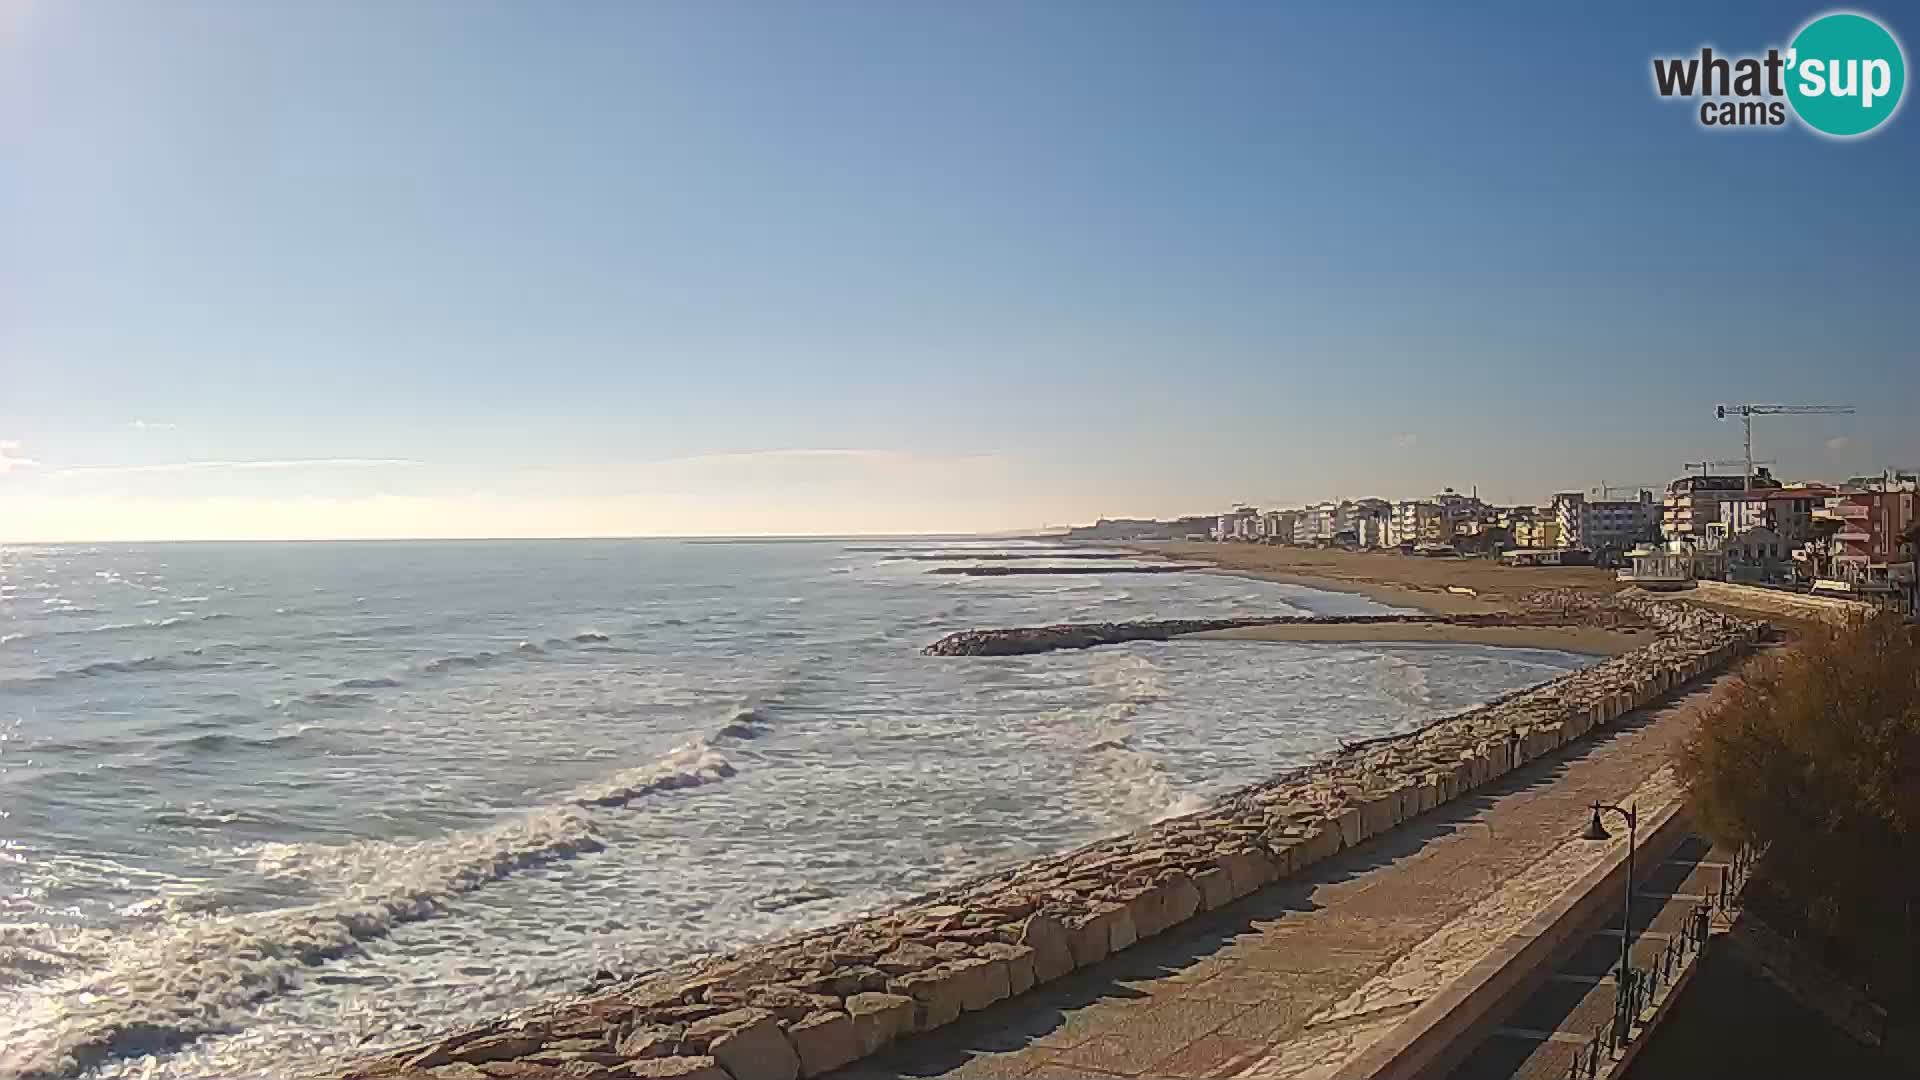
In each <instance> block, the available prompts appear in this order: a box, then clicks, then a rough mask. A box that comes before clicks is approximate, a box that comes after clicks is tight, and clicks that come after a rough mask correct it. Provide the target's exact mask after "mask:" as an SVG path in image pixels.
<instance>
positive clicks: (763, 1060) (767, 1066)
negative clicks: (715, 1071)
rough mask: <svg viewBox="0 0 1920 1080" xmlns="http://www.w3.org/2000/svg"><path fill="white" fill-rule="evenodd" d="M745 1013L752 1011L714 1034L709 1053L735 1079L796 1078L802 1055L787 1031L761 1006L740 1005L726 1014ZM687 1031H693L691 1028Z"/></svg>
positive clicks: (790, 1079)
mask: <svg viewBox="0 0 1920 1080" xmlns="http://www.w3.org/2000/svg"><path fill="white" fill-rule="evenodd" d="M742 1013H751V1014H753V1015H752V1016H750V1017H745V1018H741V1019H737V1020H734V1021H733V1022H732V1026H730V1027H729V1028H727V1030H726V1031H724V1032H722V1033H721V1034H720V1035H718V1036H717V1037H715V1038H714V1040H713V1042H712V1043H711V1044H710V1045H709V1046H708V1047H707V1054H708V1056H710V1057H712V1058H713V1059H714V1060H715V1061H717V1062H719V1063H720V1067H721V1068H723V1069H725V1070H727V1072H728V1073H729V1074H731V1075H732V1076H733V1080H795V1077H798V1076H799V1075H800V1056H799V1055H798V1054H796V1053H794V1050H793V1044H792V1043H790V1042H788V1041H787V1036H786V1033H785V1032H782V1031H781V1030H780V1025H779V1023H778V1022H776V1021H775V1020H774V1018H773V1016H772V1014H770V1013H767V1012H763V1011H761V1010H759V1009H739V1010H736V1011H735V1012H734V1013H729V1014H726V1015H728V1016H738V1015H739V1014H742ZM713 1019H715V1020H718V1019H720V1017H714V1018H713ZM706 1022H707V1021H702V1023H706ZM698 1026H699V1025H698V1024H696V1025H694V1027H698ZM688 1031H689V1034H691V1032H692V1029H691V1028H689V1029H688Z"/></svg>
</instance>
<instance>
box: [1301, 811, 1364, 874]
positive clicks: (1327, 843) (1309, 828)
mask: <svg viewBox="0 0 1920 1080" xmlns="http://www.w3.org/2000/svg"><path fill="white" fill-rule="evenodd" d="M1354 816H1355V819H1356V821H1357V819H1358V817H1359V815H1358V813H1356V814H1355V815H1354ZM1301 828H1302V829H1303V831H1302V832H1301V834H1300V837H1299V840H1298V842H1297V843H1295V844H1294V846H1293V850H1292V852H1291V853H1290V854H1291V856H1292V859H1291V861H1292V869H1293V872H1294V873H1296V874H1298V873H1301V872H1302V871H1304V870H1306V869H1307V868H1308V867H1310V866H1312V865H1313V864H1315V863H1317V862H1320V861H1321V860H1323V859H1330V858H1332V857H1333V856H1335V855H1337V854H1339V853H1340V848H1341V845H1342V844H1344V843H1345V842H1346V841H1345V836H1344V834H1343V833H1342V832H1341V830H1340V827H1339V824H1338V823H1337V822H1333V821H1319V822H1310V823H1308V824H1307V825H1304V826H1302V827H1301Z"/></svg>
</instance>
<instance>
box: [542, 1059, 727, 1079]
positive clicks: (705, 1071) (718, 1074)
mask: <svg viewBox="0 0 1920 1080" xmlns="http://www.w3.org/2000/svg"><path fill="white" fill-rule="evenodd" d="M555 1075H559V1074H558V1073H555ZM607 1075H611V1076H615V1077H620V1078H622V1080H626V1078H629V1077H631V1078H633V1080H733V1077H731V1076H728V1075H727V1070H725V1069H723V1068H721V1067H720V1063H719V1062H717V1061H715V1060H714V1059H712V1058H710V1057H706V1056H697V1057H657V1058H645V1059H643V1060H639V1061H629V1062H627V1063H626V1064H625V1065H621V1066H619V1067H617V1068H615V1069H614V1070H613V1071H612V1072H611V1073H610V1074H607Z"/></svg>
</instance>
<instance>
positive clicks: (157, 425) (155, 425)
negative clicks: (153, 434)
mask: <svg viewBox="0 0 1920 1080" xmlns="http://www.w3.org/2000/svg"><path fill="white" fill-rule="evenodd" d="M127 426H128V427H130V428H132V429H133V430H135V431H178V430H179V429H180V425H179V424H166V423H161V422H159V421H157V420H134V421H131V422H130V423H128V424H127Z"/></svg>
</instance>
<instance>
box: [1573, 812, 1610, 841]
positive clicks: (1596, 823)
mask: <svg viewBox="0 0 1920 1080" xmlns="http://www.w3.org/2000/svg"><path fill="white" fill-rule="evenodd" d="M1612 838H1613V837H1612V835H1611V834H1610V833H1608V832H1607V827H1606V826H1605V825H1602V824H1600V808H1599V807H1597V806H1596V807H1594V808H1593V820H1592V821H1590V822H1588V823H1587V831H1586V832H1584V833H1582V834H1581V835H1580V839H1582V840H1611V839H1612Z"/></svg>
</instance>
